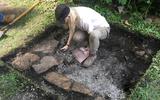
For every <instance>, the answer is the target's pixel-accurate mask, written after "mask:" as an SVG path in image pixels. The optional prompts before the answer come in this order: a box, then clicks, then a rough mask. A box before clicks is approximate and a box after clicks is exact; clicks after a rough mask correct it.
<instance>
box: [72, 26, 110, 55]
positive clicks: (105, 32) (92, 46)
mask: <svg viewBox="0 0 160 100" xmlns="http://www.w3.org/2000/svg"><path fill="white" fill-rule="evenodd" d="M109 32H110V27H97V28H95V29H94V30H93V31H92V32H91V33H89V34H87V33H86V32H84V31H81V30H77V31H76V32H75V34H74V36H73V40H74V41H76V42H77V43H79V44H80V43H84V42H85V41H88V42H89V50H90V54H96V52H97V51H98V48H99V45H100V40H103V39H106V38H107V37H109ZM79 44H78V45H79Z"/></svg>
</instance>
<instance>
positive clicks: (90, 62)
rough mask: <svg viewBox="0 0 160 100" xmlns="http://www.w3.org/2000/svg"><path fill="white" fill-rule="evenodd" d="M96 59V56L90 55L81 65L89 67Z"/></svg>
mask: <svg viewBox="0 0 160 100" xmlns="http://www.w3.org/2000/svg"><path fill="white" fill-rule="evenodd" d="M96 58H97V55H96V54H95V55H90V56H89V57H88V58H87V59H86V60H85V61H84V63H83V66H84V67H90V66H91V65H92V64H93V62H94V61H95V59H96Z"/></svg>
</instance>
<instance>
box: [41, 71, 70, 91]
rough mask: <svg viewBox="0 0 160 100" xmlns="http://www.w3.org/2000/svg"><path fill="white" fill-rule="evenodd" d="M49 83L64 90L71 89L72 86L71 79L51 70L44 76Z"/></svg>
mask: <svg viewBox="0 0 160 100" xmlns="http://www.w3.org/2000/svg"><path fill="white" fill-rule="evenodd" d="M44 78H45V79H46V80H47V81H48V82H49V83H51V84H54V85H56V86H58V87H60V88H62V89H64V90H67V91H69V90H70V87H71V84H72V82H71V80H70V79H69V78H68V77H66V76H64V75H62V74H59V73H55V72H50V73H48V74H47V75H46V76H45V77H44Z"/></svg>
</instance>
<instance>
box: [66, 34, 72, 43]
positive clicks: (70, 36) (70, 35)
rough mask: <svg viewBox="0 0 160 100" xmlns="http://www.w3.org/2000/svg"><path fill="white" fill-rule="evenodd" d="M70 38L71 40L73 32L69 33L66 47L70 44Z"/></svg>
mask: <svg viewBox="0 0 160 100" xmlns="http://www.w3.org/2000/svg"><path fill="white" fill-rule="evenodd" d="M72 38H73V32H72V33H69V37H68V40H67V44H66V45H68V46H69V45H70V44H71V41H72Z"/></svg>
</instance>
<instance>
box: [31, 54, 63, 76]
mask: <svg viewBox="0 0 160 100" xmlns="http://www.w3.org/2000/svg"><path fill="white" fill-rule="evenodd" d="M62 62H63V61H62V60H58V59H56V58H55V57H53V56H45V57H43V58H42V59H41V61H40V64H35V65H33V66H32V67H33V69H34V70H35V71H36V72H37V73H38V74H40V73H43V72H45V71H47V70H49V69H50V68H51V67H53V66H55V65H59V64H60V63H62Z"/></svg>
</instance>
